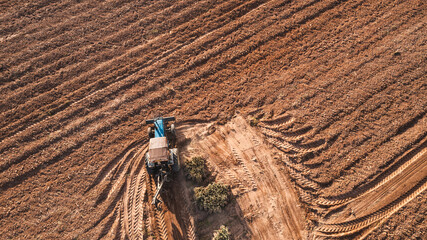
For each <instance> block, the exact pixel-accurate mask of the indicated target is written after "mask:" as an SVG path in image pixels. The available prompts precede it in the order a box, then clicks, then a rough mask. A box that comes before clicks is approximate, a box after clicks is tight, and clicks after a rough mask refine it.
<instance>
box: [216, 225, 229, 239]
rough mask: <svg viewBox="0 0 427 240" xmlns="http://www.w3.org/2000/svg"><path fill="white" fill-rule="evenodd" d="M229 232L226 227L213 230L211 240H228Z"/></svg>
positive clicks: (222, 226)
mask: <svg viewBox="0 0 427 240" xmlns="http://www.w3.org/2000/svg"><path fill="white" fill-rule="evenodd" d="M230 239H231V237H230V232H229V231H228V227H226V226H224V225H221V227H219V229H218V230H215V232H214V236H213V238H212V240H230Z"/></svg>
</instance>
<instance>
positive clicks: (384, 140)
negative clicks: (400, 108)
mask: <svg viewBox="0 0 427 240" xmlns="http://www.w3.org/2000/svg"><path fill="white" fill-rule="evenodd" d="M414 115H415V116H411V120H409V121H407V122H405V123H399V128H400V127H402V126H405V125H406V124H407V123H408V122H411V121H413V119H420V118H422V117H423V116H424V115H425V112H424V111H422V112H421V113H418V114H414ZM421 125H422V124H421V123H420V124H419V125H417V126H414V127H416V128H421V127H420V126H421ZM392 129H394V130H392ZM386 132H388V134H387V135H382V136H381V137H378V139H377V140H376V143H375V144H374V145H373V144H372V143H371V144H370V146H369V147H368V148H365V149H364V152H362V153H360V154H359V155H358V156H357V157H355V158H354V159H355V160H354V161H351V162H348V163H347V164H346V165H345V166H343V167H342V168H341V169H339V174H337V175H336V176H335V177H334V178H331V179H330V180H327V181H325V183H327V182H333V181H336V179H338V178H341V177H343V176H345V174H346V172H348V171H350V167H351V168H352V167H354V166H355V164H357V163H358V162H359V161H361V159H363V158H364V157H366V156H368V155H369V154H370V153H372V152H374V151H375V150H376V149H378V147H380V146H382V145H383V144H384V143H387V142H389V140H390V139H393V138H395V137H398V136H400V135H402V134H403V133H404V132H401V133H399V132H398V131H397V128H395V127H393V126H392V125H391V124H390V131H386ZM421 137H422V136H421ZM346 154H347V153H346ZM344 156H345V155H344ZM342 157H343V156H337V158H338V159H342ZM332 161H334V159H332Z"/></svg>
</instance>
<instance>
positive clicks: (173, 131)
mask: <svg viewBox="0 0 427 240" xmlns="http://www.w3.org/2000/svg"><path fill="white" fill-rule="evenodd" d="M171 133H172V135H173V136H174V137H176V134H175V124H173V123H172V124H171Z"/></svg>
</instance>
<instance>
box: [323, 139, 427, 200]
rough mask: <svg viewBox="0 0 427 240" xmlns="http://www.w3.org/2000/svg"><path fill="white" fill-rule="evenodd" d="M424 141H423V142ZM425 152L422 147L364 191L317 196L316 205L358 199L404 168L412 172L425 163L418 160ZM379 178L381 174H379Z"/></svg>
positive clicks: (401, 171) (426, 149)
mask: <svg viewBox="0 0 427 240" xmlns="http://www.w3.org/2000/svg"><path fill="white" fill-rule="evenodd" d="M424 143H425V142H424ZM426 153H427V148H424V149H422V150H421V151H420V152H419V153H417V154H416V155H415V156H414V157H412V158H410V159H409V161H407V162H405V163H403V164H402V165H401V166H400V167H398V168H397V169H396V170H394V171H393V172H391V173H389V174H388V175H387V176H386V177H384V178H383V179H382V180H380V181H379V182H377V180H374V181H373V182H377V183H376V184H375V185H374V186H373V187H371V188H368V189H367V190H366V191H363V192H356V193H354V192H349V193H348V194H345V195H344V196H343V197H342V198H341V199H336V200H334V199H333V197H331V199H327V198H319V199H318V200H317V201H316V203H317V204H318V205H322V206H335V205H342V204H346V203H349V202H350V201H354V200H356V199H359V198H361V197H363V196H365V195H366V194H368V193H370V192H372V191H374V190H376V189H378V188H380V187H381V186H383V185H384V184H386V183H388V182H389V181H391V180H393V179H394V178H396V177H398V176H399V175H400V174H402V173H403V172H404V171H405V170H409V174H411V173H412V171H411V170H413V169H416V168H417V167H418V166H420V165H421V164H425V161H426V160H425V159H424V160H420V158H421V157H423V156H424V154H426ZM393 168H394V166H391V167H389V168H388V169H387V170H385V171H384V172H383V173H382V175H383V176H384V175H385V174H387V173H388V172H389V170H390V169H393ZM379 178H381V176H379Z"/></svg>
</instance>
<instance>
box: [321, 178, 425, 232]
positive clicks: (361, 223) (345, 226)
mask: <svg viewBox="0 0 427 240" xmlns="http://www.w3.org/2000/svg"><path fill="white" fill-rule="evenodd" d="M425 189H427V178H424V179H423V180H422V181H421V182H419V183H418V184H417V185H416V186H415V187H414V188H413V189H411V190H410V191H408V192H406V193H405V194H404V195H402V196H400V197H399V198H398V199H396V200H394V201H393V202H392V203H390V204H388V205H387V206H385V207H383V208H381V209H380V210H378V211H376V212H374V213H372V214H369V215H366V216H364V217H361V218H358V219H355V220H352V221H348V222H341V223H321V225H320V226H319V227H317V228H316V231H317V232H320V233H329V234H331V235H327V236H345V235H348V234H352V233H355V232H357V231H360V230H361V229H363V228H365V227H367V226H369V225H371V224H372V223H375V222H377V221H379V220H381V219H384V218H388V217H390V216H391V215H392V214H393V213H395V212H396V211H398V210H399V209H400V208H402V207H403V206H405V205H406V204H407V203H408V202H410V201H411V200H412V199H414V198H415V197H416V196H418V195H419V194H420V193H422V192H423V191H424V190H425ZM334 233H335V234H334Z"/></svg>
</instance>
